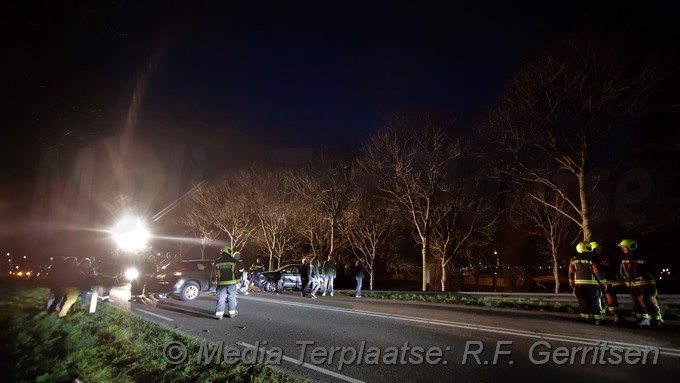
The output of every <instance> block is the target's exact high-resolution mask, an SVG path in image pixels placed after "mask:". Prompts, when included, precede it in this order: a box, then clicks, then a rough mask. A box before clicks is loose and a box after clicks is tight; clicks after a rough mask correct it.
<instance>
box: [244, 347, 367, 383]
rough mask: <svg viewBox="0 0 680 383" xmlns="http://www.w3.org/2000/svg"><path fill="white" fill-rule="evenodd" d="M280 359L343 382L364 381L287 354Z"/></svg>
mask: <svg viewBox="0 0 680 383" xmlns="http://www.w3.org/2000/svg"><path fill="white" fill-rule="evenodd" d="M236 344H238V345H240V346H243V347H247V348H250V349H252V350H255V349H257V352H258V353H259V352H261V351H262V352H266V353H267V352H268V351H267V349H266V348H264V347H256V346H255V345H252V344H248V343H245V342H236ZM281 359H283V360H285V361H286V362H289V363H292V364H295V365H298V366H303V367H306V368H309V369H310V370H314V371H316V372H320V373H322V374H325V375H328V376H332V377H334V378H336V379H340V380H343V381H345V382H352V383H364V381H363V380H357V379H354V378H352V377H349V376H347V375H342V374H338V373H337V372H333V371H331V370H326V369H325V368H321V367H319V366H315V365H313V364H309V363H307V362H303V363H300V360H298V359H295V358H291V357H289V356H285V355H281Z"/></svg>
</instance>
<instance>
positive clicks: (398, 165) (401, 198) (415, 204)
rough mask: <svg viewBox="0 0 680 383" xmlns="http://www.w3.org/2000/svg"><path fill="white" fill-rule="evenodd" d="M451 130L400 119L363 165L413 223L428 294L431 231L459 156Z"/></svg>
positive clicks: (425, 120)
mask: <svg viewBox="0 0 680 383" xmlns="http://www.w3.org/2000/svg"><path fill="white" fill-rule="evenodd" d="M450 125H451V123H450V122H449V121H447V120H441V119H436V118H434V117H433V116H431V115H422V116H418V117H417V118H407V117H404V116H396V117H394V118H393V119H392V120H391V121H390V122H389V124H388V126H387V128H386V129H385V130H384V131H382V132H381V133H379V134H377V135H375V136H373V137H372V138H371V139H370V141H369V143H368V145H367V146H366V147H365V159H364V161H362V163H363V164H364V166H365V167H366V169H367V170H368V171H369V173H371V174H372V175H373V176H374V177H376V178H377V181H378V189H379V190H380V191H381V192H383V193H385V194H386V195H387V196H388V198H389V199H390V200H391V201H392V202H393V203H394V204H395V206H396V208H397V209H398V210H399V211H401V212H402V213H404V214H406V215H407V216H408V217H409V222H410V223H411V225H412V227H413V230H414V232H415V234H414V236H415V240H416V241H417V243H418V244H419V245H421V256H422V290H423V291H425V290H427V268H428V258H429V254H430V240H431V238H432V228H433V224H434V223H435V222H437V221H438V220H439V219H440V216H441V211H440V206H438V205H437V198H438V197H439V195H440V194H442V193H444V192H445V191H446V190H445V187H444V180H445V179H446V177H447V166H448V165H449V163H450V161H451V160H453V159H454V158H456V157H457V156H458V155H459V154H460V150H459V147H458V145H457V144H455V143H453V142H452V141H451V140H450V139H449V138H448V137H447V135H446V133H445V129H447V128H449V127H450Z"/></svg>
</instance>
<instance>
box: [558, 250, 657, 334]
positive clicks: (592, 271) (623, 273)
mask: <svg viewBox="0 0 680 383" xmlns="http://www.w3.org/2000/svg"><path fill="white" fill-rule="evenodd" d="M618 247H619V248H620V249H621V253H620V254H621V255H620V256H616V255H615V254H613V253H612V254H607V253H605V254H603V253H602V246H600V245H599V244H598V243H597V242H581V243H579V244H578V245H576V252H577V253H578V254H577V255H576V256H574V257H573V258H572V259H571V260H570V262H569V285H570V286H571V287H572V289H573V293H574V295H575V296H576V298H577V299H578V303H579V317H580V319H581V320H583V321H585V322H588V323H592V324H596V325H598V324H600V322H601V320H602V319H603V318H604V313H605V311H604V309H603V305H602V297H603V295H604V298H605V302H606V306H607V310H608V311H609V313H610V314H611V315H612V316H613V318H614V322H616V323H618V322H621V321H624V320H625V318H624V316H623V313H622V312H621V310H620V308H619V303H618V299H617V297H616V292H615V291H614V285H613V282H614V281H615V280H617V279H620V280H622V281H623V283H624V284H625V286H626V287H627V289H628V292H629V294H630V296H631V300H632V303H633V311H634V312H635V318H636V321H637V324H638V325H639V326H651V327H656V328H658V327H661V323H662V322H663V321H662V318H661V310H660V309H659V304H658V302H657V300H656V295H657V289H656V278H655V276H654V273H653V271H652V269H651V266H650V263H649V260H648V259H647V258H648V257H647V256H642V255H640V254H639V253H636V252H635V251H636V250H637V249H638V244H637V242H636V241H634V240H632V239H623V240H622V241H621V242H619V243H618ZM593 253H594V254H596V256H592V255H591V254H593Z"/></svg>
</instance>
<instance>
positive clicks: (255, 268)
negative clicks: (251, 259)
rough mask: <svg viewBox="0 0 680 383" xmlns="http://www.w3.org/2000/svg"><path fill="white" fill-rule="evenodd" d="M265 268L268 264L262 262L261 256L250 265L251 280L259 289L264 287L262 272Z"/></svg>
mask: <svg viewBox="0 0 680 383" xmlns="http://www.w3.org/2000/svg"><path fill="white" fill-rule="evenodd" d="M265 270H266V266H265V265H264V263H262V260H260V258H257V259H256V260H255V263H253V264H252V265H250V280H251V282H253V283H254V284H255V286H257V288H258V289H262V272H263V271H265Z"/></svg>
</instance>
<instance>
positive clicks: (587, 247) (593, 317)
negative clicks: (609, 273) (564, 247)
mask: <svg viewBox="0 0 680 383" xmlns="http://www.w3.org/2000/svg"><path fill="white" fill-rule="evenodd" d="M576 251H577V252H578V254H576V255H575V256H574V257H573V258H571V260H570V261H569V285H570V286H571V287H572V289H573V290H574V295H575V296H576V298H577V299H578V307H579V317H580V318H581V320H583V321H585V322H588V323H592V324H595V325H599V324H600V321H601V320H602V301H601V299H602V291H603V290H606V289H607V284H606V283H605V282H604V281H603V279H604V278H603V277H602V274H600V270H599V269H598V267H597V263H596V262H594V260H593V259H592V257H591V256H590V253H592V251H593V247H592V245H591V244H590V242H581V243H579V244H578V245H576Z"/></svg>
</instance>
